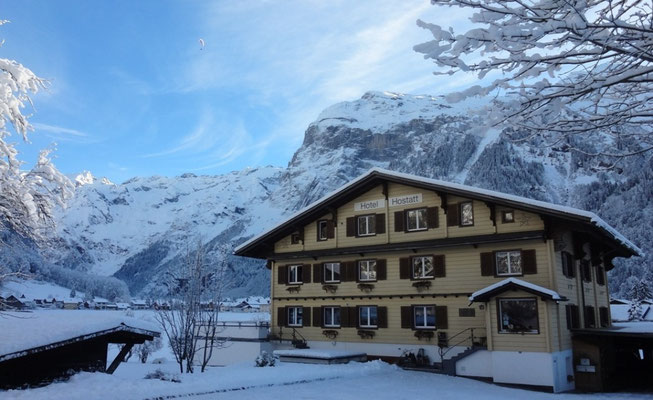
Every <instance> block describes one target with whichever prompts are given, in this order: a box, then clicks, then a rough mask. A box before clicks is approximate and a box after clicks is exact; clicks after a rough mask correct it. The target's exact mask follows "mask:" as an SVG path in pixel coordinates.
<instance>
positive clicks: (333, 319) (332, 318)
mask: <svg viewBox="0 0 653 400" xmlns="http://www.w3.org/2000/svg"><path fill="white" fill-rule="evenodd" d="M324 327H327V328H339V327H340V307H324Z"/></svg>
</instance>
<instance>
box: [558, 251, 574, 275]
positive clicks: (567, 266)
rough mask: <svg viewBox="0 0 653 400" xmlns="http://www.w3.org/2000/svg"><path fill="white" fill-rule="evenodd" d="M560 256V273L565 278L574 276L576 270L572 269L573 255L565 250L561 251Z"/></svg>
mask: <svg viewBox="0 0 653 400" xmlns="http://www.w3.org/2000/svg"><path fill="white" fill-rule="evenodd" d="M560 256H561V257H562V273H563V274H564V276H566V277H567V278H573V277H575V276H576V272H575V269H574V257H573V256H572V255H571V253H568V252H566V251H563V252H561V253H560Z"/></svg>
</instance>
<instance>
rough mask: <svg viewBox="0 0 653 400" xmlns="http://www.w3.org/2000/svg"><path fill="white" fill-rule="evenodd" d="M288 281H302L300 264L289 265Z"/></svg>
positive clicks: (291, 282)
mask: <svg viewBox="0 0 653 400" xmlns="http://www.w3.org/2000/svg"><path fill="white" fill-rule="evenodd" d="M288 283H290V284H293V283H302V266H301V265H291V266H289V267H288Z"/></svg>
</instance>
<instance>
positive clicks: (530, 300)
mask: <svg viewBox="0 0 653 400" xmlns="http://www.w3.org/2000/svg"><path fill="white" fill-rule="evenodd" d="M498 301H499V305H498V307H499V318H502V319H503V318H504V314H503V303H504V302H511V301H512V302H514V301H528V302H532V303H533V304H535V319H536V321H537V329H531V330H504V329H503V320H500V321H497V325H498V327H499V333H507V334H522V333H523V334H534V335H536V334H539V333H540V316H539V308H538V304H537V298H533V297H531V298H502V299H498Z"/></svg>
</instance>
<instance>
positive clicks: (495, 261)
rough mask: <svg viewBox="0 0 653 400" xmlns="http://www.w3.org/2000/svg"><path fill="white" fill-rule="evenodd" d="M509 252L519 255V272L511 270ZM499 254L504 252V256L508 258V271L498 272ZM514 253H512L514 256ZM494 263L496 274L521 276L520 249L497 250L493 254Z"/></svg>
mask: <svg viewBox="0 0 653 400" xmlns="http://www.w3.org/2000/svg"><path fill="white" fill-rule="evenodd" d="M511 253H516V254H518V255H519V269H520V271H519V272H514V271H512V263H511V262H510V258H511ZM499 254H506V256H507V257H506V258H507V260H508V272H504V273H499ZM514 255H515V254H513V257H514ZM494 263H495V265H496V273H497V276H521V275H523V274H524V260H523V257H522V254H521V250H504V251H497V252H496V253H495V254H494Z"/></svg>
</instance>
